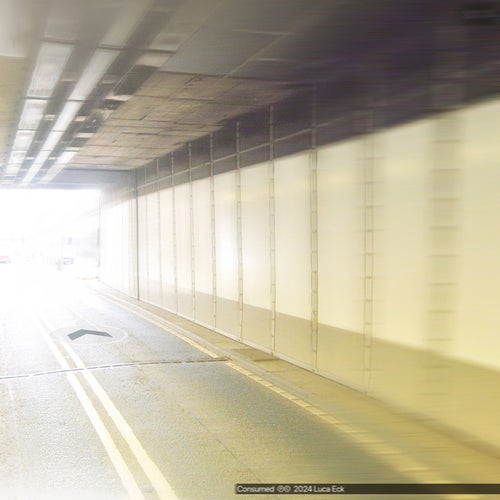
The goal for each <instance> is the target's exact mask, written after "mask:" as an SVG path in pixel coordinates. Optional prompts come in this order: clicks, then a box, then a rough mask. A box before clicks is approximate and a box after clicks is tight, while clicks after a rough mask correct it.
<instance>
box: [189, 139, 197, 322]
mask: <svg viewBox="0 0 500 500" xmlns="http://www.w3.org/2000/svg"><path fill="white" fill-rule="evenodd" d="M188 168H189V239H190V250H191V301H192V315H193V316H192V317H193V319H194V320H196V266H195V257H196V256H195V253H194V252H195V246H194V201H193V174H192V168H193V162H192V149H191V143H189V144H188Z"/></svg>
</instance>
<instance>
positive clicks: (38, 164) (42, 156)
mask: <svg viewBox="0 0 500 500" xmlns="http://www.w3.org/2000/svg"><path fill="white" fill-rule="evenodd" d="M49 155H50V151H48V150H42V151H40V152H39V153H38V155H37V156H36V158H35V161H34V162H33V163H32V165H31V167H30V169H29V170H28V173H27V174H26V175H25V176H24V179H23V180H22V181H21V185H26V184H28V182H30V181H31V179H33V177H35V175H36V174H37V173H38V171H39V170H40V169H41V168H42V166H43V164H44V163H45V160H46V159H47V158H48V157H49Z"/></svg>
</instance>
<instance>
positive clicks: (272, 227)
mask: <svg viewBox="0 0 500 500" xmlns="http://www.w3.org/2000/svg"><path fill="white" fill-rule="evenodd" d="M269 248H270V256H269V257H270V259H271V262H270V272H271V276H270V278H271V280H270V281H271V290H270V293H271V352H272V353H273V354H274V353H275V352H276V202H275V165H274V107H273V106H270V107H269Z"/></svg>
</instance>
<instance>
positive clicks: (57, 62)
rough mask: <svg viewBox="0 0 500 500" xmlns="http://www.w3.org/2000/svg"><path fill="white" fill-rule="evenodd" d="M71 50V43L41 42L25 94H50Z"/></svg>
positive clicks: (34, 95) (42, 95) (36, 95)
mask: <svg viewBox="0 0 500 500" xmlns="http://www.w3.org/2000/svg"><path fill="white" fill-rule="evenodd" d="M72 50H73V48H72V46H71V45H62V44H60V43H43V44H42V46H41V47H40V50H39V52H38V57H37V61H36V66H35V70H34V71H33V75H32V77H31V82H30V85H29V87H28V93H27V95H28V96H29V97H45V98H48V97H50V96H51V95H52V92H53V91H54V88H55V86H56V85H57V82H58V81H59V78H60V77H61V74H62V72H63V70H64V67H65V66H66V63H67V62H68V58H69V56H70V54H71V51H72Z"/></svg>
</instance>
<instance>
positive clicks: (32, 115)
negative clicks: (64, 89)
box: [19, 99, 47, 130]
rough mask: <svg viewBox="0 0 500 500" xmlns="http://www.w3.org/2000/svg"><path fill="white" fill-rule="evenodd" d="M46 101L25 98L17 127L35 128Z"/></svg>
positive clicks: (41, 116)
mask: <svg viewBox="0 0 500 500" xmlns="http://www.w3.org/2000/svg"><path fill="white" fill-rule="evenodd" d="M46 107H47V101H41V100H38V99H26V101H25V102H24V108H23V111H22V113H21V118H20V119H19V128H20V129H24V130H36V129H37V128H38V125H40V122H41V120H42V118H43V114H44V112H45V108H46Z"/></svg>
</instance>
